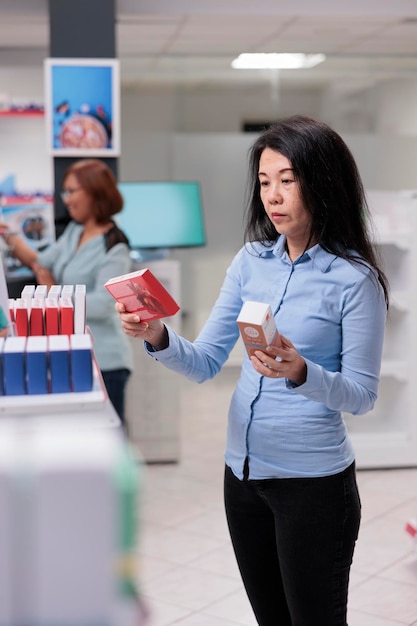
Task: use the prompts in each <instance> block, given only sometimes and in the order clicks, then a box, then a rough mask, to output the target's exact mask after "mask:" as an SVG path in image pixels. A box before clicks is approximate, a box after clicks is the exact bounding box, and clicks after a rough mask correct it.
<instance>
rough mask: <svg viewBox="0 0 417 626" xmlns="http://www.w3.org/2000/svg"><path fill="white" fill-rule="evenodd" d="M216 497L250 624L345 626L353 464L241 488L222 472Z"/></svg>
mask: <svg viewBox="0 0 417 626" xmlns="http://www.w3.org/2000/svg"><path fill="white" fill-rule="evenodd" d="M246 475H247V474H246ZM224 497H225V506H226V515H227V521H228V524H229V531H230V536H231V539H232V544H233V548H234V551H235V555H236V559H237V562H238V565H239V569H240V573H241V576H242V579H243V583H244V586H245V589H246V592H247V594H248V597H249V601H250V603H251V605H252V608H253V611H254V613H255V616H256V619H257V621H258V624H259V625H260V626H346V624H347V622H346V612H347V594H348V583H349V571H350V566H351V562H352V556H353V551H354V547H355V542H356V539H357V535H358V530H359V522H360V500H359V494H358V489H357V484H356V474H355V465H354V464H353V465H351V466H350V467H349V468H348V469H346V470H345V471H344V472H342V473H340V474H335V475H333V476H326V477H324V478H283V479H271V480H247V478H246V477H245V479H244V480H243V481H241V480H239V479H238V478H236V477H235V476H234V474H233V472H232V471H231V469H230V468H229V467H226V470H225V480H224Z"/></svg>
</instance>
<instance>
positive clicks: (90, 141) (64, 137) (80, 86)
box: [44, 58, 120, 157]
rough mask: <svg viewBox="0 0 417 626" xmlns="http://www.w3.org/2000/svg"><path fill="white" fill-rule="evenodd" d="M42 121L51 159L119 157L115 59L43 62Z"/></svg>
mask: <svg viewBox="0 0 417 626" xmlns="http://www.w3.org/2000/svg"><path fill="white" fill-rule="evenodd" d="M44 63H45V66H44V69H45V120H46V136H47V141H48V151H49V153H50V154H52V155H53V156H64V157H71V156H75V157H86V156H91V157H96V156H118V155H119V154H120V71H119V61H118V60H117V59H71V58H68V59H58V58H48V59H45V62H44Z"/></svg>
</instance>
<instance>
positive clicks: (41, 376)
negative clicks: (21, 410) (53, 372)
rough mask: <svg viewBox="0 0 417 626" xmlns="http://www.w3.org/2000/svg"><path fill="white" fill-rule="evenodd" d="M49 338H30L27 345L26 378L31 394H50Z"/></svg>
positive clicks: (28, 390)
mask: <svg viewBox="0 0 417 626" xmlns="http://www.w3.org/2000/svg"><path fill="white" fill-rule="evenodd" d="M47 352H48V340H47V337H45V336H43V337H36V336H35V337H28V340H27V343H26V376H27V379H26V380H27V392H28V393H29V394H44V393H48V353H47Z"/></svg>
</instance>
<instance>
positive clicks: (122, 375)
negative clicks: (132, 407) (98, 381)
mask: <svg viewBox="0 0 417 626" xmlns="http://www.w3.org/2000/svg"><path fill="white" fill-rule="evenodd" d="M101 374H102V376H103V381H104V384H105V385H106V390H107V393H108V396H109V400H110V402H111V403H112V405H113V406H114V408H115V411H116V413H117V415H118V416H119V417H120V421H121V422H122V426H123V428H124V429H125V430H126V420H125V389H126V384H127V381H128V378H129V376H130V370H128V369H126V368H123V369H119V370H101Z"/></svg>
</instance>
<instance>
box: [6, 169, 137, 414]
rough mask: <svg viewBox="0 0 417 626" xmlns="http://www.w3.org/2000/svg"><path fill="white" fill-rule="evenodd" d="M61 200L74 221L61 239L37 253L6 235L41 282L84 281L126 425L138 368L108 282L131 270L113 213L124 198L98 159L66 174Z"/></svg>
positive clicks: (98, 345)
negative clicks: (127, 398) (131, 384)
mask: <svg viewBox="0 0 417 626" xmlns="http://www.w3.org/2000/svg"><path fill="white" fill-rule="evenodd" d="M62 199H63V201H64V202H65V204H66V206H67V208H68V212H69V215H70V217H71V222H70V223H69V224H68V226H67V227H66V229H65V231H64V232H63V234H62V235H61V237H60V238H59V239H58V240H57V241H56V242H55V243H54V244H53V245H51V246H50V247H48V248H47V249H46V250H44V251H42V252H36V251H35V250H33V249H32V248H30V247H29V246H27V245H26V243H25V242H24V241H23V239H21V238H20V237H18V236H17V235H15V234H7V232H6V234H5V235H4V238H5V239H6V241H7V243H8V244H9V246H10V248H11V249H12V254H13V256H15V257H16V258H18V259H19V260H20V261H21V262H22V263H23V264H24V265H26V266H28V267H30V268H31V269H32V270H33V272H34V274H35V277H36V280H37V282H38V284H42V285H47V286H48V287H50V286H51V285H53V284H61V285H63V284H74V285H75V284H85V285H86V292H87V298H86V312H87V324H88V326H89V328H90V330H91V332H92V335H93V341H94V352H95V356H96V358H97V363H98V366H99V368H100V370H101V373H102V375H103V379H104V383H105V385H106V389H107V392H108V395H109V398H110V400H111V402H112V404H113V406H114V408H115V410H116V411H117V413H118V415H119V417H120V419H121V420H122V422H123V424H125V388H126V383H127V380H128V378H129V375H130V372H131V370H132V367H133V357H132V351H131V346H130V343H129V340H128V338H127V337H126V335H125V334H124V333H123V331H122V329H121V327H120V323H119V319H118V316H117V313H116V312H115V310H114V300H113V299H112V297H111V296H110V294H108V293H107V291H106V289H104V287H103V285H104V283H105V282H106V281H107V280H108V279H109V278H112V277H114V276H118V275H119V274H125V273H126V272H129V271H130V266H131V259H130V255H129V242H128V240H127V238H126V236H125V234H124V233H123V232H122V231H121V230H120V229H119V228H118V227H117V226H116V224H115V222H114V221H113V220H112V216H113V215H115V214H117V213H119V212H120V211H121V210H122V208H123V198H122V196H121V194H120V192H119V190H118V188H117V183H116V179H115V177H114V175H113V172H112V171H111V170H110V168H109V167H108V166H107V165H106V164H105V163H104V162H102V161H100V160H97V159H85V160H81V161H77V162H75V163H73V164H72V165H71V166H70V167H69V168H68V169H67V170H66V172H65V174H64V178H63V191H62Z"/></svg>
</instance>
